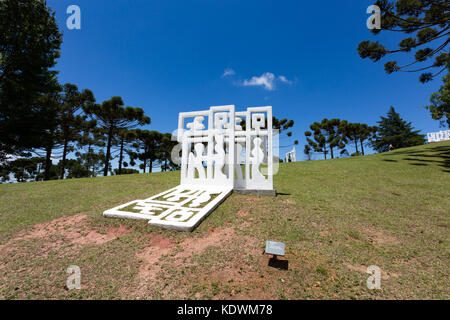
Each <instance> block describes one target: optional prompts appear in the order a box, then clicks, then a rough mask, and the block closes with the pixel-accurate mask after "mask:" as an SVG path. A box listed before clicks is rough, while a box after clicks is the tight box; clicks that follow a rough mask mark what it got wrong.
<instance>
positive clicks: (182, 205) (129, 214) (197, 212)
mask: <svg viewBox="0 0 450 320" xmlns="http://www.w3.org/2000/svg"><path fill="white" fill-rule="evenodd" d="M232 191H233V188H231V187H214V186H212V187H201V186H190V187H188V186H183V185H180V186H178V187H175V188H173V189H170V190H167V191H164V192H162V193H160V194H157V195H155V196H152V197H150V198H148V199H145V200H134V201H131V202H128V203H125V204H123V205H121V206H118V207H116V208H113V209H110V210H107V211H105V212H104V213H103V214H104V215H105V216H107V217H111V218H129V219H142V220H149V224H150V225H152V226H159V227H163V228H166V229H174V230H179V231H192V230H193V229H195V227H197V226H198V225H199V224H200V222H202V220H203V219H204V218H206V217H207V216H208V214H209V213H211V212H212V211H213V210H214V209H215V208H217V206H218V205H220V204H221V203H222V202H223V201H224V200H225V199H226V198H227V197H228V196H229V195H230V194H231V193H232Z"/></svg>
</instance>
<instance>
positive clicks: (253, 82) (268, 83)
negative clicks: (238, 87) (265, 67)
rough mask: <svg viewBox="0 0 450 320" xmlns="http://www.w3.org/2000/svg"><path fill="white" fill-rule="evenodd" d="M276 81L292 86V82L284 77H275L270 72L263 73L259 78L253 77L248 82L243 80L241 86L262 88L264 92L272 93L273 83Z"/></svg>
mask: <svg viewBox="0 0 450 320" xmlns="http://www.w3.org/2000/svg"><path fill="white" fill-rule="evenodd" d="M277 81H280V82H283V83H286V84H292V81H290V80H288V79H287V78H286V77H285V76H278V77H276V76H275V75H274V74H273V73H272V72H264V73H263V74H262V75H261V76H259V77H257V76H254V77H252V78H251V79H249V80H244V82H243V83H242V85H243V86H245V87H249V86H262V87H264V89H265V90H268V91H272V90H274V89H275V83H276V82H277Z"/></svg>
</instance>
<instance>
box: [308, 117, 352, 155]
mask: <svg viewBox="0 0 450 320" xmlns="http://www.w3.org/2000/svg"><path fill="white" fill-rule="evenodd" d="M340 126H341V120H340V119H331V120H328V119H323V120H322V121H321V122H314V123H313V124H312V125H311V126H310V127H309V128H310V129H311V131H306V132H305V136H306V141H307V142H308V145H309V146H310V147H311V148H312V149H313V150H314V151H315V152H320V153H323V156H324V158H325V159H326V158H327V154H328V153H330V155H331V159H334V158H335V148H338V149H343V148H344V147H345V144H344V142H343V140H342V134H341V132H340ZM311 137H312V138H314V140H312V139H311ZM305 150H308V152H310V151H311V150H310V148H307V149H305ZM305 154H306V152H305Z"/></svg>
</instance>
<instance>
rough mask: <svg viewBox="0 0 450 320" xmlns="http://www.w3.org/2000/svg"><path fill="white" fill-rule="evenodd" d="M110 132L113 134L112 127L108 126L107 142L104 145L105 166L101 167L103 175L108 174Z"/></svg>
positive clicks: (110, 143)
mask: <svg viewBox="0 0 450 320" xmlns="http://www.w3.org/2000/svg"><path fill="white" fill-rule="evenodd" d="M112 134H113V127H110V128H109V134H108V143H107V145H106V158H105V168H104V169H103V176H105V177H106V176H108V169H109V158H110V157H111V145H112Z"/></svg>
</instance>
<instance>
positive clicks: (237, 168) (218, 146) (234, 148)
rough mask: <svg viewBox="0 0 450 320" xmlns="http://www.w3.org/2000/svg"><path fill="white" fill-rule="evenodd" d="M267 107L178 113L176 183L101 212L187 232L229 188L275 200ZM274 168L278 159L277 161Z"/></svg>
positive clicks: (269, 115)
mask: <svg viewBox="0 0 450 320" xmlns="http://www.w3.org/2000/svg"><path fill="white" fill-rule="evenodd" d="M273 133H274V130H273V129H272V107H253V108H248V109H247V110H246V111H243V112H236V111H235V106H234V105H230V106H218V107H211V108H210V109H209V110H205V111H194V112H183V113H180V114H179V118H178V130H177V140H178V142H179V143H180V144H181V179H180V185H179V186H177V187H175V188H173V189H170V190H167V191H164V192H162V193H160V194H157V195H154V196H152V197H150V198H148V199H144V200H134V201H131V202H128V203H125V204H123V205H120V206H118V207H116V208H113V209H110V210H107V211H105V212H104V213H103V215H104V216H106V217H114V218H131V219H145V220H148V221H149V224H150V225H153V226H159V227H163V228H167V229H176V230H180V231H192V230H193V229H195V227H197V226H198V225H199V224H200V223H201V221H202V220H203V219H205V218H206V217H207V216H208V215H209V214H210V213H211V212H212V211H214V209H216V208H217V207H218V206H219V205H220V203H222V202H223V201H224V200H225V199H226V198H227V197H228V196H229V195H230V194H231V193H232V192H233V190H234V191H236V192H240V193H250V194H258V195H271V196H275V195H276V192H275V190H274V189H273V174H274V152H273V151H274V134H273ZM276 165H277V168H278V159H276Z"/></svg>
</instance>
